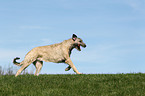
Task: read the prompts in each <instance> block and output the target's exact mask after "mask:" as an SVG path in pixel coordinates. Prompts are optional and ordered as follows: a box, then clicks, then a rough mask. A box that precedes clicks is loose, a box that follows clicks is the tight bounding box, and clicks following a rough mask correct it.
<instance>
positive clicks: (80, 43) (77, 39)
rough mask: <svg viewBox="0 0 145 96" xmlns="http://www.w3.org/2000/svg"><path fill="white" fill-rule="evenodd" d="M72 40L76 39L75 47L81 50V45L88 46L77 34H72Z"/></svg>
mask: <svg viewBox="0 0 145 96" xmlns="http://www.w3.org/2000/svg"><path fill="white" fill-rule="evenodd" d="M72 40H73V41H74V47H75V48H76V49H77V50H78V51H81V48H80V46H82V47H84V48H85V47H86V44H85V43H84V42H83V40H82V39H81V38H78V37H77V36H76V35H75V34H73V36H72Z"/></svg>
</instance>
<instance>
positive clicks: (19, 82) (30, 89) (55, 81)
mask: <svg viewBox="0 0 145 96" xmlns="http://www.w3.org/2000/svg"><path fill="white" fill-rule="evenodd" d="M0 96H145V74H141V73H137V74H88V75H85V74H82V75H75V74H73V75H70V74H67V75H39V76H38V77H35V76H33V75H28V74H27V75H20V76H18V77H14V75H0Z"/></svg>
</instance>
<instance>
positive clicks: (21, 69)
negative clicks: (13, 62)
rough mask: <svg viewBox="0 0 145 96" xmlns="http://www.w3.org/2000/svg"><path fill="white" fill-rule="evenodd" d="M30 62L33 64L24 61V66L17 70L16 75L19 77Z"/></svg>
mask: <svg viewBox="0 0 145 96" xmlns="http://www.w3.org/2000/svg"><path fill="white" fill-rule="evenodd" d="M30 64H31V63H28V64H26V63H24V64H23V65H22V67H21V68H20V69H19V70H18V71H17V73H16V75H15V77H17V76H18V75H19V74H20V73H21V72H22V71H23V70H24V69H26V68H27V67H28V66H29V65H30Z"/></svg>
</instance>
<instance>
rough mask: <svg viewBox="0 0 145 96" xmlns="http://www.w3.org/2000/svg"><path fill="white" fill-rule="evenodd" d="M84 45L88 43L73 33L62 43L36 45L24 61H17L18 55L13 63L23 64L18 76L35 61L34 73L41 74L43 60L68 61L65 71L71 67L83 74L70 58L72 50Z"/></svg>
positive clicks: (79, 49)
mask: <svg viewBox="0 0 145 96" xmlns="http://www.w3.org/2000/svg"><path fill="white" fill-rule="evenodd" d="M80 46H82V47H84V48H85V47H86V44H85V43H84V42H83V40H82V39H81V38H78V37H77V36H76V35H75V34H73V36H72V38H71V39H68V40H64V41H63V42H61V43H57V44H53V45H48V46H40V47H35V48H33V49H32V50H31V51H29V52H28V53H27V54H26V56H25V59H24V60H23V61H22V62H20V63H19V62H17V61H16V60H17V59H20V58H18V57H16V58H14V60H13V63H14V64H16V65H18V66H21V68H20V69H19V70H18V71H17V73H16V75H15V77H16V76H18V75H19V74H20V73H21V72H22V71H23V70H24V69H25V68H27V67H28V66H29V65H30V64H31V63H33V64H34V65H35V67H36V72H35V74H34V75H37V76H38V75H39V72H40V70H41V68H42V65H43V61H45V62H55V63H66V64H68V65H69V66H68V67H67V68H66V69H65V71H68V70H70V69H71V68H72V69H73V70H74V72H76V73H77V74H81V73H80V72H79V71H78V70H77V69H76V67H75V66H74V64H73V63H72V61H71V59H70V55H71V51H72V50H73V49H74V48H76V49H77V50H78V51H81V48H80Z"/></svg>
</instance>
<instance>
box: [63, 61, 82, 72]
mask: <svg viewBox="0 0 145 96" xmlns="http://www.w3.org/2000/svg"><path fill="white" fill-rule="evenodd" d="M65 63H67V64H68V65H69V66H70V67H71V68H72V69H73V70H74V72H76V73H77V74H81V73H80V72H79V71H78V70H77V68H76V67H75V65H74V64H73V63H72V61H71V59H70V58H69V59H67V60H66V61H65Z"/></svg>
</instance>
